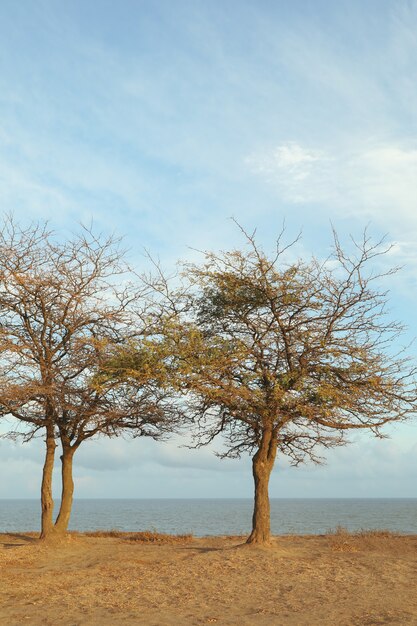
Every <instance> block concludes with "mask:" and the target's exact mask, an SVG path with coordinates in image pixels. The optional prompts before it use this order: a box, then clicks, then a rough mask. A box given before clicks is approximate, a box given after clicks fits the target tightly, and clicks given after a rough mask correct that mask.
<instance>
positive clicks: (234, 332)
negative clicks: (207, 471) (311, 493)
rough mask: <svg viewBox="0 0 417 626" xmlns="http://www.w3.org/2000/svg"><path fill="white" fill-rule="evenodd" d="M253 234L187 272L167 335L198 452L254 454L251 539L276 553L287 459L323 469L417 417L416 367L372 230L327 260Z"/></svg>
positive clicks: (380, 245) (174, 298)
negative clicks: (364, 439) (393, 316)
mask: <svg viewBox="0 0 417 626" xmlns="http://www.w3.org/2000/svg"><path fill="white" fill-rule="evenodd" d="M242 232H244V231H242ZM244 234H245V237H246V243H247V244H248V248H247V249H246V250H243V251H242V250H232V251H229V252H224V253H220V254H214V253H211V252H207V253H205V254H204V263H202V264H200V265H198V264H184V265H183V272H182V273H183V278H184V284H183V285H182V287H180V288H177V289H176V290H174V291H173V292H172V293H171V295H170V299H169V302H168V305H169V306H171V305H172V303H174V304H175V307H172V306H171V308H173V309H175V316H176V317H173V318H172V319H176V324H175V325H173V324H172V323H171V327H170V331H169V333H168V334H169V340H170V341H171V342H173V345H174V346H175V350H174V349H173V352H174V351H176V353H177V355H178V358H177V367H178V371H179V372H180V373H181V378H182V388H183V390H184V391H185V392H186V393H187V394H188V398H189V401H190V406H191V409H192V417H193V420H194V422H195V424H196V445H197V446H201V445H205V444H207V443H209V442H211V441H212V440H213V439H214V438H215V437H216V436H217V435H218V434H220V433H222V434H223V435H224V437H225V442H226V451H225V452H224V453H223V454H221V455H220V456H223V457H239V456H240V455H241V454H242V453H244V452H249V453H250V454H251V455H252V468H253V478H254V485H255V497H254V512H253V519H252V532H251V534H250V536H249V538H248V540H247V541H248V543H257V544H259V543H261V544H266V543H268V542H269V541H270V507H269V496H268V485H269V478H270V475H271V472H272V469H273V467H274V463H275V459H276V456H277V454H281V455H286V456H288V457H289V458H290V459H291V462H292V463H293V464H295V465H297V464H299V463H301V462H303V461H306V460H308V459H311V460H313V461H315V462H319V461H320V460H321V457H320V454H321V453H322V451H323V449H326V448H330V447H332V446H338V445H342V444H345V443H346V442H347V440H346V433H347V432H348V431H350V430H352V429H368V430H370V431H371V432H373V433H374V434H375V435H377V436H381V432H380V429H381V427H383V426H384V425H385V424H388V423H390V422H397V421H400V420H403V419H405V418H407V417H408V416H410V415H411V414H413V413H414V412H415V410H416V406H417V404H416V401H417V395H416V383H415V372H416V370H415V368H414V367H413V366H412V365H411V363H410V362H409V360H408V358H406V357H405V356H404V353H403V352H402V351H400V352H399V353H395V352H394V349H393V346H394V345H395V342H396V340H398V337H399V336H400V335H401V333H402V330H403V328H402V326H401V324H398V323H396V322H393V321H391V320H390V319H389V317H388V316H387V315H386V313H385V304H386V301H387V293H386V292H383V291H380V290H379V289H378V283H379V281H380V279H382V277H383V276H384V272H377V273H375V267H376V266H377V261H378V260H379V258H380V257H381V255H384V254H385V253H386V252H387V251H388V248H387V247H385V248H384V244H383V241H381V242H379V243H377V244H373V243H372V242H371V240H370V239H369V237H368V236H367V234H366V232H365V233H364V236H363V239H362V241H360V242H353V243H354V253H353V254H350V255H349V254H347V253H346V252H345V251H344V250H343V249H342V247H341V245H340V243H339V240H338V238H337V235H336V233H334V246H333V252H332V254H331V256H330V257H329V258H328V259H326V260H324V261H319V260H318V259H316V258H312V259H310V260H308V261H303V260H301V259H299V260H297V261H294V262H288V263H285V261H284V259H285V257H286V255H287V256H288V254H289V253H288V248H291V246H292V245H293V244H294V243H295V241H294V242H292V244H290V245H289V246H287V247H285V246H283V244H282V239H283V233H281V235H280V237H279V238H278V241H277V247H276V251H275V253H274V254H273V255H272V256H268V255H267V254H266V253H265V252H264V251H263V250H262V249H261V248H260V247H259V246H258V244H257V243H256V241H255V236H254V235H250V234H247V233H246V232H244ZM290 252H291V253H292V254H293V252H294V250H291V251H290ZM390 273H391V271H388V272H386V274H390ZM160 291H161V292H162V291H163V289H162V288H161V289H160ZM171 313H173V311H172V312H171Z"/></svg>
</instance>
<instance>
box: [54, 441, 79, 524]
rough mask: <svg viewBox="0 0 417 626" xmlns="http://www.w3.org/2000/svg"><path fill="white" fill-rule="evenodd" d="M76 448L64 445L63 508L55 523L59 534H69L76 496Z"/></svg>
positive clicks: (62, 469) (62, 459) (62, 458)
mask: <svg viewBox="0 0 417 626" xmlns="http://www.w3.org/2000/svg"><path fill="white" fill-rule="evenodd" d="M74 453H75V448H73V447H71V445H69V444H67V443H64V442H63V444H62V456H61V463H62V466H61V471H62V496H61V507H60V509H59V514H58V517H57V520H56V522H55V528H56V530H57V531H58V532H59V534H64V533H66V532H67V529H68V524H69V520H70V516H71V509H72V500H73V494H74V480H73V477H72V461H73V458H74Z"/></svg>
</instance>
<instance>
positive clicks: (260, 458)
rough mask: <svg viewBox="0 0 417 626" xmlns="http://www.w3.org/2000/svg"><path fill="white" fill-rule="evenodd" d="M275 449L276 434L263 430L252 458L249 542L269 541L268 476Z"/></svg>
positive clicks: (262, 542)
mask: <svg viewBox="0 0 417 626" xmlns="http://www.w3.org/2000/svg"><path fill="white" fill-rule="evenodd" d="M276 451H277V441H276V436H274V435H273V433H272V432H270V431H267V432H264V433H263V435H262V439H261V444H260V446H259V448H258V450H257V452H256V453H255V455H254V457H253V459H252V473H253V479H254V482H255V502H254V509H253V516H252V532H251V534H250V535H249V537H248V539H247V542H246V543H249V544H263V545H267V544H269V543H270V542H271V514H270V504H269V493H268V486H269V477H270V476H271V472H272V468H273V467H274V462H275V456H276Z"/></svg>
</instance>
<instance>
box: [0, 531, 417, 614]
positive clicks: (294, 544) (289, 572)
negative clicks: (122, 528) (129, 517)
mask: <svg viewBox="0 0 417 626" xmlns="http://www.w3.org/2000/svg"><path fill="white" fill-rule="evenodd" d="M241 541H242V540H239V539H238V538H234V539H233V538H204V539H191V540H190V541H182V542H176V543H162V544H149V543H142V542H139V541H133V540H132V539H127V538H105V537H98V538H95V537H86V536H81V535H79V536H69V538H68V539H67V540H66V541H65V543H63V544H62V545H61V546H60V547H59V548H58V549H57V550H53V549H51V548H47V547H44V546H41V545H39V544H38V543H37V542H36V541H35V540H34V539H33V537H30V536H28V535H0V580H1V585H0V625H1V626H21V625H23V624H30V625H31V626H32V625H33V626H38V625H41V624H42V625H43V626H56V625H58V624H59V625H62V626H81V625H82V626H87V625H88V626H91V625H103V626H110V625H112V626H113V625H115V626H119V625H122V624H123V626H133V625H136V624H138V625H139V624H141V625H142V624H146V625H147V626H163V625H174V624H175V625H176V626H178V625H183V624H184V625H188V624H195V625H198V624H218V625H219V626H220V625H223V624H225V625H226V624H227V625H231V624H233V625H241V624H242V625H247V624H259V625H260V626H264V625H274V626H275V625H277V626H278V625H280V624H288V625H296V626H302V625H308V626H312V625H315V624H320V625H330V624H331V625H332V626H334V625H341V626H343V625H357V626H366V625H371V624H375V625H376V624H416V625H417V536H413V537H396V536H389V535H386V536H385V535H379V536H378V535H375V536H374V535H365V536H359V537H356V536H355V537H352V536H349V535H344V534H343V533H339V534H336V535H333V536H332V535H327V536H319V537H314V536H309V537H282V538H277V539H276V540H275V543H274V546H273V547H272V548H270V549H261V548H249V547H239V544H240V543H241Z"/></svg>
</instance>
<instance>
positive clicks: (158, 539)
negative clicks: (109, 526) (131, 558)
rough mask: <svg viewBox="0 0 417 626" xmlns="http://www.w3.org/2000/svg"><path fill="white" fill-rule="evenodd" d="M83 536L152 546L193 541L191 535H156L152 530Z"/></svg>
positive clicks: (92, 533)
mask: <svg viewBox="0 0 417 626" xmlns="http://www.w3.org/2000/svg"><path fill="white" fill-rule="evenodd" d="M83 534H84V535H85V536H86V537H112V538H115V539H124V540H126V541H138V542H140V543H154V544H156V543H157V544H172V543H184V542H188V541H191V540H192V539H193V535H192V534H191V533H189V534H185V535H169V534H167V533H158V532H156V531H154V530H144V531H142V532H136V533H129V532H123V531H120V530H114V529H113V530H94V531H90V532H86V533H83Z"/></svg>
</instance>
